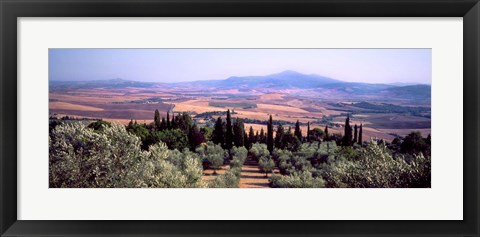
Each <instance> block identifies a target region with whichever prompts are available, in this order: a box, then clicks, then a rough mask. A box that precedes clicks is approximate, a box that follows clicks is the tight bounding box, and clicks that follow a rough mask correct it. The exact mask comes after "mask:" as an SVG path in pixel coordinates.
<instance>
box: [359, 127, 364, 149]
mask: <svg viewBox="0 0 480 237" xmlns="http://www.w3.org/2000/svg"><path fill="white" fill-rule="evenodd" d="M362 130H363V129H362V124H360V131H358V144H360V145H362V143H363V137H362V135H363V131H362Z"/></svg>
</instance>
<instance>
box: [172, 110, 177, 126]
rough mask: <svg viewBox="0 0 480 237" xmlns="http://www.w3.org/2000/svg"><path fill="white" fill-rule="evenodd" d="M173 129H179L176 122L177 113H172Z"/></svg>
mask: <svg viewBox="0 0 480 237" xmlns="http://www.w3.org/2000/svg"><path fill="white" fill-rule="evenodd" d="M170 125H171V126H172V128H177V124H176V122H175V113H172V121H171V122H170Z"/></svg>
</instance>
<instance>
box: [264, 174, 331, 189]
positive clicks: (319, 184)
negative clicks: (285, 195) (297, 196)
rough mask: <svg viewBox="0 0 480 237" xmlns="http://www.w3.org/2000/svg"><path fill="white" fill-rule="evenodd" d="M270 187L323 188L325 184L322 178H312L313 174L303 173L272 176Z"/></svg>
mask: <svg viewBox="0 0 480 237" xmlns="http://www.w3.org/2000/svg"><path fill="white" fill-rule="evenodd" d="M270 186H271V187H272V188H323V187H324V186H325V182H324V181H323V179H321V178H314V177H312V173H310V172H308V171H303V172H295V173H293V174H291V175H272V176H271V177H270Z"/></svg>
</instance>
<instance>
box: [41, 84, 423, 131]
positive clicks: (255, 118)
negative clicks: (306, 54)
mask: <svg viewBox="0 0 480 237" xmlns="http://www.w3.org/2000/svg"><path fill="white" fill-rule="evenodd" d="M294 92H295V94H293V93H290V92H288V91H285V90H283V91H277V92H275V91H270V92H258V91H247V92H245V91H241V90H237V89H235V90H233V89H230V90H225V91H215V92H212V91H207V92H205V91H196V90H195V89H191V88H190V89H189V88H175V87H173V88H172V87H168V88H167V87H165V88H163V87H155V88H149V89H148V90H145V89H142V88H119V89H116V88H111V89H105V88H98V89H95V88H94V89H69V90H55V91H51V92H50V94H49V113H50V116H54V117H62V116H70V117H72V116H73V117H75V118H91V119H103V120H106V121H111V122H116V123H121V124H127V123H128V122H129V121H130V120H132V119H133V120H137V122H140V123H147V124H148V123H151V122H152V120H153V115H154V111H155V110H156V109H158V110H159V111H160V113H161V116H163V117H164V116H166V114H167V112H171V113H172V112H173V113H182V112H186V113H189V114H191V115H192V117H194V119H195V120H196V121H197V123H198V124H199V125H200V126H204V125H205V124H206V123H207V122H208V121H211V120H213V119H216V118H217V117H218V115H207V116H203V115H202V114H208V113H215V112H219V113H220V112H222V111H225V110H227V109H230V110H233V111H234V114H233V117H234V118H235V117H237V118H242V119H244V121H245V127H246V128H245V130H247V131H248V129H249V128H250V126H252V127H253V129H254V131H259V130H260V129H261V128H264V130H265V131H266V122H267V120H268V117H269V116H270V115H272V116H273V120H275V121H278V122H281V123H282V124H284V125H285V126H286V127H289V126H293V125H294V123H295V122H296V121H297V120H298V121H299V122H300V123H301V128H302V132H303V133H304V135H306V131H307V126H306V125H307V123H308V122H309V123H310V128H311V129H314V128H320V129H322V130H323V129H324V128H325V126H326V125H328V127H329V130H330V133H339V134H343V129H344V128H343V125H344V123H345V118H346V115H347V114H350V116H351V122H350V123H351V125H354V124H357V125H360V124H363V128H364V133H363V139H364V140H368V139H370V138H381V139H386V140H391V139H393V138H394V137H395V136H397V135H401V136H404V135H406V134H408V133H409V132H411V131H412V130H418V131H421V132H422V134H424V135H425V136H426V135H428V134H429V133H430V123H431V119H430V114H429V113H430V108H429V107H415V106H404V105H400V104H395V102H390V101H388V99H386V100H385V101H381V102H379V101H378V99H376V100H375V101H374V102H370V101H349V100H338V99H337V100H334V99H330V100H329V99H321V98H311V97H304V96H296V95H297V94H298V95H302V93H299V91H298V90H296V91H294ZM309 93H313V92H312V91H308V92H307V90H306V91H305V94H309ZM197 115H198V116H197ZM219 116H220V117H224V116H225V115H219Z"/></svg>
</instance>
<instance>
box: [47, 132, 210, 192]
mask: <svg viewBox="0 0 480 237" xmlns="http://www.w3.org/2000/svg"><path fill="white" fill-rule="evenodd" d="M140 144H141V142H140V139H139V138H138V137H136V136H135V135H132V134H130V133H128V132H127V131H126V130H125V127H124V126H122V125H115V124H113V125H112V126H111V127H104V128H103V129H101V130H98V131H94V130H93V129H90V128H87V127H86V126H85V125H83V124H80V123H68V124H62V125H59V126H57V127H56V128H55V129H54V130H53V131H52V132H51V133H50V136H49V184H50V187H51V188H137V187H155V188H160V187H202V186H203V183H202V182H201V176H202V167H201V162H200V161H199V158H198V156H196V155H195V154H193V153H183V154H182V155H181V156H182V157H183V159H179V158H178V157H179V156H180V154H179V152H178V151H175V150H173V151H172V150H168V148H167V147H166V145H165V144H163V143H159V144H156V145H153V146H151V147H150V149H149V151H142V150H141V149H140Z"/></svg>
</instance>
